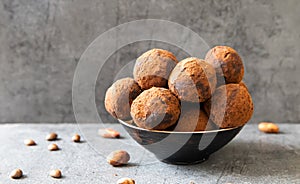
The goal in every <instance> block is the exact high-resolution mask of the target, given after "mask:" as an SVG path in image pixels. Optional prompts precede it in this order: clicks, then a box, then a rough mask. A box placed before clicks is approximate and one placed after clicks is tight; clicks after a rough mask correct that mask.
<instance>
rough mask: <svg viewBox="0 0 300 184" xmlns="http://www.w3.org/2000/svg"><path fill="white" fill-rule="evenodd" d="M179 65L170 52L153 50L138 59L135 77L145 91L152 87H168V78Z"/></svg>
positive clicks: (134, 71)
mask: <svg viewBox="0 0 300 184" xmlns="http://www.w3.org/2000/svg"><path fill="white" fill-rule="evenodd" d="M177 63H178V61H177V59H176V57H175V56H174V55H173V54H172V53H171V52H169V51H166V50H162V49H152V50H149V51H147V52H145V53H144V54H142V55H141V56H140V57H139V58H137V60H136V63H135V66H134V69H133V76H134V80H135V81H136V82H137V83H138V84H139V85H140V86H141V88H142V89H143V90H145V89H150V88H151V87H167V85H168V78H169V75H170V73H171V71H172V70H173V68H174V67H175V66H176V64H177Z"/></svg>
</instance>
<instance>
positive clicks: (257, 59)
mask: <svg viewBox="0 0 300 184" xmlns="http://www.w3.org/2000/svg"><path fill="white" fill-rule="evenodd" d="M299 9H300V1H298V0H286V1H282V0H273V1H269V0H247V1H240V0H227V1H221V0H220V1H217V0H202V1H197V0H184V1H183V0H162V1H156V0H136V1H121V0H119V1H117V0H107V1H104V0H101V1H97V0H87V1H81V0H74V1H73V0H64V1H59V0H51V1H50V0H43V1H40V0H36V1H34V0H28V1H22V0H19V1H15V0H1V2H0V43H1V44H0V80H1V85H0V122H73V121H74V115H73V112H72V97H71V87H72V78H73V74H74V70H75V68H76V64H77V62H78V59H79V58H80V55H81V54H82V52H83V51H84V50H85V48H86V47H87V46H88V45H89V43H90V42H92V41H93V40H94V39H95V38H96V37H97V36H98V35H100V34H101V33H103V32H105V31H106V30H108V29H109V28H112V27H114V26H116V25H119V24H121V23H125V22H128V21H132V20H138V19H145V18H153V19H165V20H170V21H174V22H178V23H180V24H182V25H185V26H188V27H189V28H191V29H192V30H193V31H195V32H197V33H198V34H199V35H200V36H202V37H203V38H204V39H205V40H206V41H207V42H208V44H209V45H210V46H214V45H229V46H232V47H234V48H235V49H236V50H237V51H238V52H239V53H240V54H241V56H242V58H243V59H244V63H245V67H246V75H245V81H246V83H247V84H248V87H249V88H250V91H251V93H252V95H253V98H254V103H255V114H254V117H253V119H252V122H258V121H260V120H273V121H276V122H282V123H284V122H294V123H296V122H300V92H299V89H300V81H299V77H300V76H299V73H300V69H299V67H300V61H299V58H300V24H299V22H300V16H299ZM159 46H160V47H163V48H166V47H168V46H167V45H164V44H162V43H150V44H149V43H136V44H132V45H128V46H126V47H124V48H122V49H121V50H120V51H118V52H117V53H116V54H114V55H113V56H112V57H111V58H110V59H109V62H108V63H106V64H107V65H108V66H107V68H108V69H110V70H108V71H105V72H103V73H102V75H103V76H99V79H100V80H102V81H100V80H99V82H98V87H97V103H98V106H99V111H100V114H101V115H102V116H103V119H104V120H105V121H110V120H111V119H107V118H106V113H105V111H103V109H102V108H101V106H102V103H101V99H103V95H104V94H103V91H105V89H106V88H107V87H108V85H109V83H110V82H111V81H112V80H113V75H114V74H116V73H117V72H118V71H112V70H113V68H118V67H111V66H121V65H124V64H126V63H127V62H129V61H131V60H132V59H134V58H136V57H137V56H138V55H139V54H141V53H142V52H143V51H145V50H147V49H149V48H151V47H159ZM171 50H172V49H171ZM183 57H184V53H182V54H179V58H183ZM109 65H110V66H109ZM103 80H104V81H103Z"/></svg>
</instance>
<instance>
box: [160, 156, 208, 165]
mask: <svg viewBox="0 0 300 184" xmlns="http://www.w3.org/2000/svg"><path fill="white" fill-rule="evenodd" d="M208 159H209V156H206V157H203V158H202V159H200V160H187V161H177V160H174V159H169V158H167V159H163V160H160V161H161V162H164V163H166V164H172V165H195V164H200V163H202V162H205V161H206V160H208Z"/></svg>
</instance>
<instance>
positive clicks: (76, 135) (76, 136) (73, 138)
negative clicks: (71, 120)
mask: <svg viewBox="0 0 300 184" xmlns="http://www.w3.org/2000/svg"><path fill="white" fill-rule="evenodd" d="M72 141H73V142H80V135H78V134H75V135H73V137H72Z"/></svg>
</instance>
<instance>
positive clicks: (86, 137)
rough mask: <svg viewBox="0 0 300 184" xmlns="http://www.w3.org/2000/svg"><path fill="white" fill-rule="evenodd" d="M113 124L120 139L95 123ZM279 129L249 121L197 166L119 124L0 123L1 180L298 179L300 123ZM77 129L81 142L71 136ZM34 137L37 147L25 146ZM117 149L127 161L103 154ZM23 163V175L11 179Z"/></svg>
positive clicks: (3, 182)
mask: <svg viewBox="0 0 300 184" xmlns="http://www.w3.org/2000/svg"><path fill="white" fill-rule="evenodd" d="M101 127H102V128H103V127H106V128H108V127H111V128H114V129H116V130H118V131H120V132H121V134H122V138H120V139H105V138H102V137H100V136H99V135H98V133H97V131H98V129H99V128H101ZM280 129H281V133H279V134H265V133H262V132H259V131H258V129H257V125H254V124H248V125H246V126H245V127H244V128H243V129H242V131H241V132H240V133H239V134H238V136H237V137H235V138H234V139H233V141H232V142H230V143H229V144H228V145H226V146H225V147H223V148H222V149H221V150H219V151H217V152H216V153H214V154H212V155H211V156H210V158H209V159H208V160H207V161H205V162H203V163H201V164H197V165H184V166H182V165H169V164H165V163H162V162H160V161H158V160H156V159H155V157H154V156H153V155H152V154H151V153H149V152H148V151H146V150H145V149H143V148H142V147H141V146H139V145H138V144H137V143H135V142H134V141H133V139H131V138H130V136H129V135H128V134H127V133H126V132H125V130H124V129H123V128H122V127H121V126H120V125H119V124H106V125H103V124H100V123H99V124H79V125H77V124H2V125H0V137H1V138H0V183H1V184H7V183H31V184H36V183H43V184H47V183H72V184H73V183H101V184H102V183H103V184H106V183H116V181H117V180H118V179H119V178H122V177H131V178H133V179H135V181H136V183H137V184H140V183H142V184H144V183H151V184H152V183H165V184H175V183H178V184H184V183H186V184H189V183H192V182H194V183H197V184H198V183H199V184H200V183H273V184H274V183H280V184H283V183H300V124H280ZM49 132H56V133H57V134H58V137H59V139H58V140H57V141H54V142H53V143H57V144H58V146H59V147H60V150H59V151H55V152H50V151H48V150H47V146H48V144H50V142H48V141H46V140H45V136H46V135H47V134H48V133H49ZM74 133H80V134H81V136H82V137H83V141H82V142H81V143H73V142H72V141H71V137H72V135H73V134H74ZM27 138H32V139H34V140H35V141H36V143H37V145H36V146H31V147H28V146H25V145H24V143H23V141H24V139H27ZM117 149H124V150H127V151H128V152H129V153H130V155H131V160H130V164H129V165H127V166H124V167H112V166H110V165H109V164H108V163H107V162H106V159H105V157H106V155H108V154H109V153H110V152H111V151H114V150H117ZM15 168H21V169H22V170H23V173H24V176H23V178H21V179H19V180H12V179H10V178H9V174H10V172H11V171H12V170H13V169H15ZM51 169H60V170H61V171H62V174H63V178H61V179H53V178H51V177H50V176H49V174H48V173H49V171H50V170H51Z"/></svg>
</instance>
